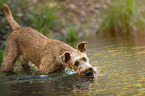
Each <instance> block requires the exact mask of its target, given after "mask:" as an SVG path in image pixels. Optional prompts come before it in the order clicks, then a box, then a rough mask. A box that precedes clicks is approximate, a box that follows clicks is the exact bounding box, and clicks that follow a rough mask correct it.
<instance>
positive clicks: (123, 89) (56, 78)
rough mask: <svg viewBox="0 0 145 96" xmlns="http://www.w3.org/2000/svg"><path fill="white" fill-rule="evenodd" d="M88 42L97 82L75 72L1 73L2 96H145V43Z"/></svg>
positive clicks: (0, 92) (0, 90)
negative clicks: (48, 73)
mask: <svg viewBox="0 0 145 96" xmlns="http://www.w3.org/2000/svg"><path fill="white" fill-rule="evenodd" d="M88 42H89V43H88V46H87V48H88V50H87V54H88V57H89V58H90V63H91V65H92V66H95V67H96V68H97V69H98V71H99V72H98V74H97V76H96V77H95V78H88V77H79V76H78V75H77V74H75V72H74V71H73V70H67V71H66V72H64V73H61V74H58V73H56V74H50V75H39V74H37V75H36V74H31V75H22V74H19V73H16V74H15V75H8V76H5V75H4V74H3V73H0V96H38V95H39V96H53V95H54V96H57V95H69V96H71V95H73V96H75V95H77V96H78V95H83V96H87V95H89V96H91V95H93V96H95V95H115V96H116V95H118V96H119V95H120V96H145V40H142V39H141V40H116V39H112V40H106V39H104V40H99V39H95V40H89V41H88Z"/></svg>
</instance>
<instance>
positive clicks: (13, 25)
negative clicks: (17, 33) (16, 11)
mask: <svg viewBox="0 0 145 96" xmlns="http://www.w3.org/2000/svg"><path fill="white" fill-rule="evenodd" d="M3 9H4V12H5V14H6V16H7V20H8V22H9V23H10V26H11V28H12V30H13V31H14V30H16V29H18V28H20V27H21V26H20V25H19V24H18V23H17V22H16V21H15V20H14V18H13V16H12V13H11V11H10V8H9V6H8V5H7V4H3Z"/></svg>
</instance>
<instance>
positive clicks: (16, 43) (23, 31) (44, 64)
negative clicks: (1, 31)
mask: <svg viewBox="0 0 145 96" xmlns="http://www.w3.org/2000/svg"><path fill="white" fill-rule="evenodd" d="M3 9H4V12H5V14H6V16H7V20H8V22H9V23H10V26H11V28H12V31H13V32H12V33H11V35H10V36H9V38H8V39H7V42H6V49H5V53H4V59H3V62H2V67H1V70H2V71H3V72H13V69H14V66H15V61H16V60H17V58H18V57H19V55H21V54H22V55H23V57H24V60H23V61H22V63H21V64H22V65H28V62H29V61H31V62H32V63H34V64H35V65H36V66H37V67H38V68H39V70H40V72H42V73H52V72H60V71H64V70H65V69H66V68H70V69H74V70H75V71H76V73H77V74H79V75H80V76H82V75H85V76H94V75H95V73H96V68H94V67H92V66H91V65H90V64H89V59H88V57H87V55H86V44H87V42H81V43H79V44H78V45H77V49H74V48H72V47H71V46H69V45H67V44H65V43H64V42H61V41H58V40H52V39H49V38H47V37H45V36H44V35H42V34H41V33H39V32H37V31H36V30H34V29H32V28H29V27H21V26H20V25H19V24H18V23H17V22H16V21H15V20H14V19H13V16H12V14H11V11H10V9H9V7H8V5H6V4H3Z"/></svg>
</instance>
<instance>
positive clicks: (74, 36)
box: [66, 24, 79, 42]
mask: <svg viewBox="0 0 145 96" xmlns="http://www.w3.org/2000/svg"><path fill="white" fill-rule="evenodd" d="M66 30H67V34H68V38H67V40H68V41H70V42H73V41H76V40H78V38H79V36H78V32H77V31H76V30H75V28H74V26H73V25H72V24H68V25H67V26H66Z"/></svg>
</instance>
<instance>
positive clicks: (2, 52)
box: [0, 46, 5, 63]
mask: <svg viewBox="0 0 145 96" xmlns="http://www.w3.org/2000/svg"><path fill="white" fill-rule="evenodd" d="M4 50H5V46H4V47H3V48H2V49H1V50H0V63H2V60H3V57H4Z"/></svg>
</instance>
